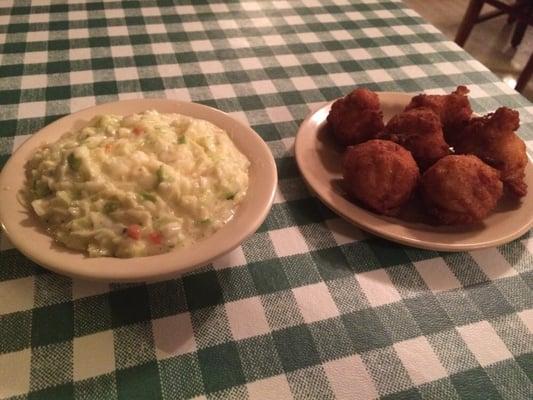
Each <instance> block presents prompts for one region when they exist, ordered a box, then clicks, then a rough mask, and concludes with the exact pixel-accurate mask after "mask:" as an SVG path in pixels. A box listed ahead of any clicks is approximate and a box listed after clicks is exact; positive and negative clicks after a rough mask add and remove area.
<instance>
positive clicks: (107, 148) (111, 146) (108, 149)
mask: <svg viewBox="0 0 533 400" xmlns="http://www.w3.org/2000/svg"><path fill="white" fill-rule="evenodd" d="M112 148H113V145H112V144H111V143H108V144H106V145H105V152H106V153H110V152H111V149H112Z"/></svg>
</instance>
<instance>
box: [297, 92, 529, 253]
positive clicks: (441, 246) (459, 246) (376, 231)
mask: <svg viewBox="0 0 533 400" xmlns="http://www.w3.org/2000/svg"><path fill="white" fill-rule="evenodd" d="M375 93H377V94H378V96H380V99H381V98H382V97H383V96H394V97H400V98H402V99H403V101H405V104H407V103H408V102H409V100H410V99H411V97H412V96H414V95H415V94H414V93H408V92H390V91H384V92H375ZM336 100H337V99H334V100H331V101H328V102H324V103H323V104H322V105H320V106H319V107H317V108H316V109H315V110H313V111H311V112H310V113H309V114H308V115H307V116H306V118H305V119H304V120H303V121H302V123H301V124H300V126H299V128H298V132H297V134H296V139H295V144H294V147H295V158H296V163H297V165H298V168H299V170H300V173H301V174H302V176H303V178H304V181H305V183H306V185H307V187H308V188H309V189H310V190H311V192H312V193H313V194H315V195H316V196H317V197H318V199H319V200H320V201H321V202H322V203H323V204H324V205H326V206H327V207H328V208H329V209H330V210H332V211H333V212H334V213H335V214H337V215H339V216H340V217H342V218H343V219H344V220H346V221H347V222H349V223H351V224H352V225H355V226H357V227H358V228H360V229H361V230H363V231H366V232H369V233H371V234H373V235H375V236H379V237H381V238H384V239H387V240H390V241H392V242H396V243H400V244H402V245H407V246H411V247H415V248H419V249H424V250H435V251H444V252H459V251H470V250H476V249H483V248H488V247H494V246H497V245H501V244H504V243H508V242H510V241H512V240H514V239H516V238H517V237H519V236H521V235H523V234H524V233H526V232H527V231H528V230H530V229H531V227H532V226H533V216H532V217H531V218H530V219H529V221H527V222H526V223H524V225H522V226H521V227H520V228H519V229H517V230H515V231H513V232H511V233H509V234H506V235H505V236H501V237H497V238H494V239H492V240H486V241H483V242H469V243H464V242H463V243H454V242H450V243H442V242H431V241H427V240H424V239H418V238H416V237H405V236H398V235H395V234H391V233H390V232H387V226H389V225H396V226H400V225H401V224H397V223H392V222H389V221H387V220H386V218H390V217H385V216H381V215H379V214H376V213H373V212H371V211H368V210H366V209H364V208H362V207H360V206H358V205H356V204H354V203H353V202H350V201H349V200H348V199H346V198H345V197H343V196H341V195H339V194H335V193H334V191H333V190H329V191H326V192H324V191H321V190H317V188H316V187H315V185H314V184H313V177H312V176H311V173H310V172H309V171H308V170H307V169H306V168H303V167H302V165H304V162H303V157H304V155H303V154H302V152H303V150H302V147H303V145H302V143H303V142H304V135H305V134H306V130H307V129H306V126H307V125H308V124H310V121H311V120H312V119H313V118H317V117H316V116H317V115H318V114H320V113H322V114H323V115H324V114H326V113H327V112H329V109H330V107H331V105H332V104H333V103H334V102H335V101H336ZM326 115H327V114H326ZM324 121H325V118H324V119H323V120H322V124H323V123H324ZM307 133H308V132H307ZM526 151H527V150H526ZM528 161H529V162H528V165H527V169H528V170H529V173H532V172H533V167H532V161H531V157H530V155H529V154H528ZM532 189H533V188H530V190H529V191H528V195H527V196H526V198H529V199H530V201H531V196H533V194H531V190H532ZM327 194H329V195H330V196H333V197H339V198H342V199H343V201H344V202H346V203H350V205H351V206H352V207H355V209H357V211H358V212H362V213H364V214H366V216H369V217H371V218H370V219H371V220H373V221H374V222H377V224H376V225H372V224H370V223H366V222H365V221H361V220H360V219H358V218H355V217H354V216H352V215H347V214H346V213H345V212H343V210H340V209H339V208H338V207H335V205H334V204H332V203H331V200H330V199H329V198H328V197H327ZM484 229H487V227H486V228H484ZM449 234H450V235H453V233H449Z"/></svg>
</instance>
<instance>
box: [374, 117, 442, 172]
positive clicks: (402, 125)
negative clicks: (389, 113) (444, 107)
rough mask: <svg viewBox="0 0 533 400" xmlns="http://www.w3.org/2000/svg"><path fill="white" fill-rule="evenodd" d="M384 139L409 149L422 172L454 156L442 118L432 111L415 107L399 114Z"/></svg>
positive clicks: (391, 122) (393, 118) (388, 128)
mask: <svg viewBox="0 0 533 400" xmlns="http://www.w3.org/2000/svg"><path fill="white" fill-rule="evenodd" d="M380 138H383V139H388V140H392V141H393V142H395V143H398V144H400V145H401V146H403V147H405V148H406V149H407V150H409V151H410V152H411V153H412V155H413V157H414V159H415V160H416V161H417V163H418V166H419V167H420V169H421V170H425V169H427V168H428V167H430V166H431V165H432V164H434V163H435V162H436V161H437V160H439V159H441V158H442V157H444V156H446V155H448V154H450V147H449V146H448V144H447V143H446V142H445V141H444V135H443V133H442V127H441V123H440V120H439V117H438V116H437V115H436V114H435V113H434V112H433V111H432V110H430V109H429V108H415V109H412V110H408V111H403V112H401V113H400V114H397V115H395V116H394V117H392V118H391V120H390V121H389V122H388V123H387V126H386V127H385V130H384V133H383V134H382V135H381V136H380Z"/></svg>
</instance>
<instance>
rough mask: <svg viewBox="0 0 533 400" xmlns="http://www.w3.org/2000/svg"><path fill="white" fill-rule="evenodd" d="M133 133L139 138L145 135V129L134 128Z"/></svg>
mask: <svg viewBox="0 0 533 400" xmlns="http://www.w3.org/2000/svg"><path fill="white" fill-rule="evenodd" d="M133 133H134V134H136V135H137V136H139V135H142V134H143V133H144V129H143V128H142V127H140V126H136V127H135V128H133Z"/></svg>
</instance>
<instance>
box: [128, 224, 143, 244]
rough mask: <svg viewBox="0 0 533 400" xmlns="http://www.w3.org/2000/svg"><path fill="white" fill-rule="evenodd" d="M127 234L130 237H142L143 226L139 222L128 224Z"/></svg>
mask: <svg viewBox="0 0 533 400" xmlns="http://www.w3.org/2000/svg"><path fill="white" fill-rule="evenodd" d="M126 232H127V234H128V236H129V237H130V238H132V239H135V240H138V239H139V238H140V237H141V227H140V226H139V225H137V224H132V225H130V226H128V229H127V231H126Z"/></svg>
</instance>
